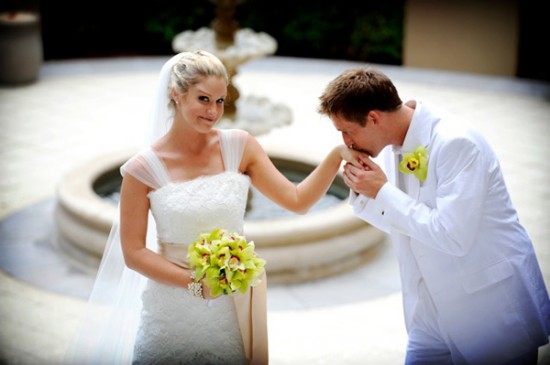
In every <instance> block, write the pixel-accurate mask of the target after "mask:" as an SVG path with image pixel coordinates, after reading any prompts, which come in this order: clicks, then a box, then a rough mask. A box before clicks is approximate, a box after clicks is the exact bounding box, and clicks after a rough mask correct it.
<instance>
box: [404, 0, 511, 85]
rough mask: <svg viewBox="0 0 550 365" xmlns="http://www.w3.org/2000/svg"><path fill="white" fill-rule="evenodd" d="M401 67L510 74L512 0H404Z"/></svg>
mask: <svg viewBox="0 0 550 365" xmlns="http://www.w3.org/2000/svg"><path fill="white" fill-rule="evenodd" d="M403 42H404V43H403V65H404V66H412V67H422V68H433V69H443V70H453V71H464V72H473V73H484V74H493V75H505V76H515V75H516V72H517V63H518V43H519V17H518V5H517V1H516V0H513V1H508V0H501V1H499V0H478V1H476V0H450V1H448V0H439V1H437V0H408V1H407V2H406V6H405V24H404V38H403Z"/></svg>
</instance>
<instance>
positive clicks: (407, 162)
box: [399, 146, 428, 181]
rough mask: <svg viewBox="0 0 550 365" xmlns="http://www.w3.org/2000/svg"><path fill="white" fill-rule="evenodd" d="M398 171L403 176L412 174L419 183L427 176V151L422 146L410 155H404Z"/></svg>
mask: <svg viewBox="0 0 550 365" xmlns="http://www.w3.org/2000/svg"><path fill="white" fill-rule="evenodd" d="M399 171H401V172H402V173H404V174H414V176H416V178H417V179H418V180H420V181H424V180H426V177H427V176H428V151H427V150H426V147H424V146H418V147H416V149H415V150H414V152H411V153H405V154H404V155H403V160H402V161H401V162H400V163H399Z"/></svg>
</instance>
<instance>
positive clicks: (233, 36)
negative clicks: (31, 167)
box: [55, 0, 385, 284]
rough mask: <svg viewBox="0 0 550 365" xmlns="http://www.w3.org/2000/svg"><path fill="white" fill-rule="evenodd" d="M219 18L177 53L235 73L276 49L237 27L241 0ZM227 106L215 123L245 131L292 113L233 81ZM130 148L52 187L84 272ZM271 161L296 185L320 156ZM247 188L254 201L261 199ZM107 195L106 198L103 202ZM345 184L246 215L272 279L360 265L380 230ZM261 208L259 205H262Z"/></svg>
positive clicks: (101, 236)
mask: <svg viewBox="0 0 550 365" xmlns="http://www.w3.org/2000/svg"><path fill="white" fill-rule="evenodd" d="M214 2H215V3H216V5H217V18H216V19H215V20H214V21H213V22H212V23H211V28H201V29H199V30H197V31H185V32H183V33H180V34H178V35H177V36H176V37H175V38H174V42H173V47H174V50H175V51H176V52H181V51H184V50H190V49H204V50H208V51H211V52H212V53H215V54H217V55H218V56H219V57H220V59H221V60H222V61H223V62H224V64H225V65H226V67H227V68H228V70H229V71H230V73H231V75H232V76H235V74H236V72H237V67H238V66H239V65H240V64H243V63H244V62H247V61H248V60H250V59H253V58H255V57H262V56H265V55H269V54H273V53H274V52H275V49H276V45H277V44H276V42H275V41H274V39H273V38H271V37H270V36H269V35H267V34H265V33H256V32H253V31H252V30H250V29H238V26H237V24H236V23H235V22H234V21H233V14H234V10H235V7H236V5H237V4H238V3H240V2H241V1H239V0H220V1H214ZM230 89H231V91H230V92H231V95H232V100H233V102H234V103H233V105H230V106H229V108H228V110H226V114H225V115H224V117H223V119H222V120H221V121H220V124H219V127H221V128H223V127H224V126H227V127H231V128H242V129H246V130H248V131H249V132H250V133H251V134H254V135H260V134H263V133H267V132H269V131H270V130H271V129H273V128H276V127H278V126H281V125H285V124H288V123H290V121H291V113H290V110H289V108H287V107H286V106H283V105H277V104H273V103H271V102H270V101H269V100H268V99H266V98H259V97H248V98H240V93H239V91H238V90H237V88H236V87H235V86H234V85H232V84H231V86H230ZM135 152H137V151H135V150H132V151H122V152H116V153H107V154H104V155H101V156H98V157H97V158H96V159H94V160H92V161H90V162H89V163H87V164H84V165H82V166H79V167H77V168H76V169H74V170H73V171H70V172H69V173H68V174H67V175H66V176H64V178H63V179H62V181H61V182H60V184H59V187H58V189H57V200H58V204H57V207H56V210H55V221H56V234H57V237H56V240H55V241H56V243H57V244H58V246H59V247H60V249H61V251H62V252H64V253H65V254H66V257H67V258H68V259H69V260H71V261H72V262H73V263H74V264H75V265H78V266H79V267H81V268H82V269H85V270H88V271H91V272H92V273H93V272H95V271H96V270H97V268H98V266H99V262H100V260H101V256H102V254H103V250H104V247H105V243H106V242H107V238H108V235H109V232H110V229H111V225H112V223H113V221H114V219H115V215H116V213H117V209H116V204H115V203H114V202H113V201H112V199H111V198H112V196H113V195H116V193H117V189H118V188H119V187H120V173H119V168H120V166H121V165H122V164H123V163H124V162H125V161H127V160H128V159H129V158H130V157H131V156H132V155H133V154H134V153H135ZM266 152H267V153H268V155H269V156H270V158H271V159H272V161H273V163H274V164H275V165H276V166H277V168H279V170H280V171H282V172H283V173H284V174H285V175H286V176H287V177H288V178H289V179H290V180H292V181H295V182H298V181H300V180H301V179H303V178H304V177H305V176H306V175H307V174H309V173H310V172H311V171H312V170H313V169H314V168H315V166H316V165H317V164H319V163H320V160H317V159H311V157H310V158H309V159H306V158H305V157H304V156H303V155H299V154H298V153H296V152H294V151H292V149H288V148H278V147H276V146H268V147H266ZM256 194H259V193H258V192H255V191H253V190H252V191H251V198H250V199H251V200H252V199H255V198H258V196H255V195H256ZM106 195H107V196H109V197H110V198H107V199H106ZM347 195H348V188H347V187H346V185H345V184H344V183H343V180H342V178H341V176H337V178H336V179H335V181H334V183H333V184H332V187H331V188H330V190H329V192H328V194H327V198H329V199H324V200H325V201H329V202H330V203H329V204H325V205H323V206H320V207H319V208H318V209H313V210H312V211H311V212H310V213H308V214H306V215H286V216H285V215H283V216H276V215H274V214H272V213H269V212H268V213H262V212H260V214H259V216H260V218H258V219H252V218H251V217H252V216H253V215H254V214H252V213H258V212H257V211H255V212H253V211H247V216H245V226H244V234H245V235H246V237H247V238H248V239H249V240H253V241H254V242H255V244H256V248H257V250H258V253H259V254H260V255H261V256H262V257H263V258H265V259H266V260H267V262H268V265H267V271H268V274H269V282H270V283H271V284H277V283H296V282H299V281H306V280H312V279H317V278H322V277H327V276H331V275H335V274H338V273H341V272H344V271H348V270H351V269H353V268H356V267H358V266H360V265H363V264H364V263H365V262H366V261H367V260H368V259H369V258H370V257H371V255H372V254H373V253H374V252H375V249H376V247H377V246H378V245H379V244H380V243H382V242H383V241H384V238H385V236H384V234H383V233H382V232H380V231H379V230H377V229H376V228H374V227H372V226H370V225H368V224H367V223H365V222H363V221H361V220H359V219H357V218H356V217H355V216H353V213H352V212H351V209H350V207H349V206H348V204H347V202H346V199H347ZM259 205H260V207H259V208H252V209H256V210H257V209H264V207H262V205H264V204H263V203H261V204H259Z"/></svg>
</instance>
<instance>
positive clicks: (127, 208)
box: [120, 174, 192, 288]
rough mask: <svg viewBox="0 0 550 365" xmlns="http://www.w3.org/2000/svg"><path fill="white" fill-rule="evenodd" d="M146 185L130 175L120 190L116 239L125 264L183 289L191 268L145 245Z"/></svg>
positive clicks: (147, 212)
mask: <svg viewBox="0 0 550 365" xmlns="http://www.w3.org/2000/svg"><path fill="white" fill-rule="evenodd" d="M148 192H149V188H148V187H147V186H146V185H145V184H143V183H142V182H140V181H139V180H137V179H136V178H135V177H133V176H132V175H130V174H126V175H125V176H124V179H123V180H122V186H121V190H120V240H121V244H122V252H123V255H124V261H125V262H126V265H127V266H128V267H129V268H130V269H132V270H135V271H137V272H139V273H141V274H143V275H145V276H147V277H148V278H151V279H153V280H155V281H158V282H161V283H165V284H168V285H174V286H179V287H183V288H187V285H188V284H189V283H190V282H191V281H192V279H191V277H190V275H191V271H190V270H186V269H183V268H181V267H179V266H177V265H175V264H173V263H172V262H170V261H169V260H167V259H165V258H164V257H162V256H161V255H158V254H157V253H155V252H153V251H151V250H149V249H148V248H147V247H146V236H147V219H148V214H149V198H148V197H147V193H148Z"/></svg>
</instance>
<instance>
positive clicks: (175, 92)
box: [170, 88, 178, 104]
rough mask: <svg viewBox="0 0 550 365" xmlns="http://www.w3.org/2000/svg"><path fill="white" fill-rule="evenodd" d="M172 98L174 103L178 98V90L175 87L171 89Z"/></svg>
mask: <svg viewBox="0 0 550 365" xmlns="http://www.w3.org/2000/svg"><path fill="white" fill-rule="evenodd" d="M170 99H171V100H173V101H174V103H176V101H177V100H178V92H177V91H176V90H175V89H173V88H172V90H170ZM176 104H177V103H176Z"/></svg>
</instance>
